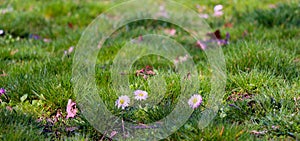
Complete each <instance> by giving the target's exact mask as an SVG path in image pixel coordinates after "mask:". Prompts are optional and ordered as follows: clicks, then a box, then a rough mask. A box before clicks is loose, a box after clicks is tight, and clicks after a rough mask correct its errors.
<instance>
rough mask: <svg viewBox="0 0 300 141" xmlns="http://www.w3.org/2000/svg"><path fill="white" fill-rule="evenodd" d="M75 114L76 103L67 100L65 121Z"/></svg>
mask: <svg viewBox="0 0 300 141" xmlns="http://www.w3.org/2000/svg"><path fill="white" fill-rule="evenodd" d="M76 113H77V108H76V103H75V102H74V101H72V100H71V99H69V101H68V105H67V117H66V118H67V119H68V118H73V117H75V115H76Z"/></svg>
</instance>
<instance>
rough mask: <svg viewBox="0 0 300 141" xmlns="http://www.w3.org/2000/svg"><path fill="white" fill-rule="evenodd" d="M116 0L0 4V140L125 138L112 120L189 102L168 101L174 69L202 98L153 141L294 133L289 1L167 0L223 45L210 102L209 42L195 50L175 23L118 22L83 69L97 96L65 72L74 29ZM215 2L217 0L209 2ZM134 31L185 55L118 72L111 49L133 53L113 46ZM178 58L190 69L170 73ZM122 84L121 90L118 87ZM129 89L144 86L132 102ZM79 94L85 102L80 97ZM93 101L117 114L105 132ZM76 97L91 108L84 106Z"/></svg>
mask: <svg viewBox="0 0 300 141" xmlns="http://www.w3.org/2000/svg"><path fill="white" fill-rule="evenodd" d="M124 1H125V0H110V1H109V0H100V1H99V0H85V1H83V0H55V1H54V0H53V1H47V2H43V1H38V0H8V1H0V88H1V89H0V100H1V101H0V140H5V141H6V140H7V141H10V140H12V141H15V140H112V139H114V137H117V136H121V137H126V136H128V135H126V132H124V135H123V133H122V132H123V131H125V130H130V129H127V128H128V126H126V129H124V124H121V123H123V122H126V123H129V122H130V123H133V124H134V125H135V126H134V127H142V128H147V126H145V124H148V123H153V122H156V121H159V120H161V119H163V118H164V117H166V116H168V115H169V114H171V113H172V111H173V110H174V109H176V105H180V104H182V105H185V104H186V105H187V106H189V105H188V103H189V102H188V99H185V101H186V103H180V102H182V101H181V100H180V97H181V92H182V90H183V87H182V84H184V83H183V81H182V80H181V79H182V78H184V79H189V80H190V79H191V80H195V81H196V82H199V83H197V84H195V85H199V87H197V88H196V89H194V87H192V88H191V89H188V90H186V91H189V92H190V91H191V93H188V94H184V95H189V96H190V94H196V95H198V96H201V97H202V101H201V103H199V104H200V106H199V105H194V106H195V107H188V108H190V109H191V110H190V111H191V115H190V116H188V119H187V120H186V121H185V122H184V123H183V124H182V125H180V126H178V129H176V130H174V131H173V132H171V133H170V134H168V135H167V136H166V138H164V139H162V140H300V2H299V1H296V0H261V1H257V0H248V1H237V0H207V1H200V0H175V1H176V2H178V3H180V4H182V5H185V6H186V7H188V8H190V10H192V11H194V12H197V14H199V15H200V16H199V18H201V19H202V20H204V21H206V23H207V25H208V26H210V29H203V30H205V31H208V32H207V34H209V35H213V36H216V37H215V38H216V39H214V40H213V41H212V42H214V43H219V47H220V48H221V49H222V51H223V54H224V61H225V62H224V63H225V65H226V70H225V74H226V77H224V78H226V80H224V82H226V84H225V83H224V89H223V91H222V93H221V94H219V95H222V99H221V100H220V101H219V100H216V101H210V100H209V97H210V96H211V95H210V92H211V89H212V81H211V76H212V74H213V71H212V68H213V67H211V65H210V62H209V58H208V57H207V55H206V53H205V52H206V51H207V50H209V49H207V48H204V46H203V44H205V42H202V41H201V44H199V42H197V41H196V40H195V39H194V38H192V37H191V35H190V33H188V32H187V31H186V30H184V29H182V28H181V27H180V26H178V25H175V24H173V23H170V22H165V21H160V20H151V19H144V20H139V21H134V22H131V23H128V24H127V25H125V26H122V27H120V28H118V29H117V30H116V31H114V32H113V34H111V36H109V37H108V38H107V40H106V41H105V42H104V43H103V46H102V48H101V49H100V50H99V52H96V53H97V54H96V55H97V59H96V61H95V65H94V66H93V67H94V75H93V76H92V77H93V78H94V79H95V86H96V88H97V92H96V93H97V94H96V97H97V98H98V99H97V98H94V97H92V96H90V95H88V92H87V91H86V89H87V88H85V87H82V89H81V87H80V86H78V84H76V80H75V79H74V78H76V76H74V75H76V72H78V71H77V70H76V69H74V68H76V64H77V60H76V58H77V59H78V58H79V57H78V54H79V53H78V52H79V51H84V50H82V48H81V49H80V48H79V46H78V43H79V44H80V43H81V42H83V40H82V37H83V35H84V34H83V33H87V32H84V31H85V29H87V27H88V26H89V25H90V23H92V21H93V20H94V19H95V18H96V17H97V16H98V15H100V14H101V13H103V12H105V11H107V10H109V9H110V8H112V7H114V6H116V5H118V4H120V3H122V2H124ZM217 5H219V8H220V5H222V8H220V9H219V10H214V8H216V7H217V8H218V6H217ZM117 8H118V7H117ZM128 10H131V9H130V8H129V9H128ZM162 10H163V8H162ZM178 10H179V9H178ZM189 16H191V15H184V17H187V18H188V17H189ZM182 20H183V21H184V19H182ZM191 24H193V23H191ZM200 29H201V28H200ZM100 32H101V31H100ZM196 32H198V31H196ZM199 32H200V31H199ZM219 33H220V34H219ZM146 34H152V35H163V36H164V37H167V38H170V39H172V41H176V42H177V43H179V44H180V45H181V46H182V47H183V48H184V50H185V51H187V52H188V53H189V56H188V57H187V56H180V57H178V58H177V59H176V60H169V59H168V57H167V56H159V55H155V54H152V55H146V56H142V57H141V58H139V59H138V60H135V61H134V62H133V63H132V66H130V68H127V69H128V70H122V69H124V68H122V67H121V66H122V63H121V64H117V65H116V64H115V63H116V62H117V61H118V59H119V61H121V62H122V58H118V57H120V56H122V53H123V54H126V53H127V55H128V54H130V53H132V52H133V54H134V53H137V54H139V53H140V54H142V53H143V50H138V52H136V51H133V50H131V52H126V50H125V51H124V48H125V47H126V46H128V45H129V48H130V47H132V46H134V45H133V44H130V43H135V42H138V43H139V42H143V41H147V36H143V35H146ZM228 35H230V36H228ZM220 36H221V37H220ZM226 38H227V39H226ZM80 39H81V40H80ZM155 43H158V42H155ZM159 43H160V42H159ZM207 44H209V43H207ZM165 46H170V47H171V48H172V47H173V44H172V42H167V44H166V45H165ZM174 48H175V46H174ZM127 51H128V50H127ZM129 51H130V49H129ZM169 51H170V50H169ZM146 53H147V52H146ZM179 53H184V51H180V52H179ZM120 54H121V55H120ZM170 55H172V53H170ZM132 56H134V55H132ZM129 57H130V55H129ZM116 58H117V59H116ZM187 60H188V61H187ZM123 61H124V60H123ZM186 61H187V62H192V64H193V65H194V69H195V70H196V73H192V75H191V76H190V75H187V76H185V77H182V76H181V75H180V74H179V73H178V71H177V67H176V66H177V65H178V64H180V63H182V62H186ZM117 63H118V62H117ZM74 64H75V65H74ZM116 68H117V69H116ZM125 68H126V67H125ZM187 69H190V68H187ZM82 70H84V68H83V69H82ZM87 71H89V70H87ZM120 71H121V72H120ZM119 74H121V75H119ZM193 74H197V75H196V76H195V75H193ZM119 76H122V80H123V77H124V76H126V78H127V79H126V80H128V83H127V82H126V83H123V82H119V81H115V80H120V79H121V77H119ZM89 77H90V76H89ZM194 78H195V79H194ZM184 82H185V81H184ZM188 82H189V81H188ZM193 82H194V81H193ZM123 85H124V86H125V87H126V88H127V87H128V88H129V90H123V89H122V87H124V86H123ZM193 86H194V84H193ZM118 88H121V89H122V90H118ZM91 89H92V88H91ZM136 90H143V92H145V93H146V94H145V93H144V94H145V95H148V94H149V95H148V97H139V98H138V99H136V100H134V94H132V92H136ZM128 91H130V93H131V94H130V93H126V92H128ZM137 92H139V94H141V91H137ZM119 93H121V94H119ZM121 95H128V96H129V95H130V96H129V97H130V104H129V105H126V98H125V104H123V105H122V103H123V102H124V101H122V102H121ZM84 98H86V99H88V98H92V99H90V101H91V100H92V101H91V102H90V103H85V102H86V101H84ZM99 98H101V99H102V103H101V105H105V107H107V109H108V110H109V111H110V112H111V113H112V114H113V115H115V116H116V117H119V118H117V119H110V120H115V121H116V123H118V124H115V125H111V126H112V127H111V128H113V129H112V130H107V132H106V131H105V130H104V129H103V128H104V127H105V126H104V125H105V124H106V123H109V122H108V121H105V120H104V119H106V118H104V119H102V118H101V116H103V115H105V114H104V113H103V115H101V114H102V112H103V109H101V106H98V104H99ZM123 98H124V97H123ZM188 98H189V97H188ZM144 99H147V100H146V102H148V103H146V102H145V101H143V100H144ZM123 100H124V99H123ZM139 100H141V101H139ZM198 100H199V99H198ZM214 102H215V103H217V105H219V107H218V109H217V113H216V115H215V117H214V118H213V120H212V121H210V122H209V123H207V124H208V126H205V127H203V128H202V127H201V126H200V127H199V126H198V121H199V120H200V119H201V117H202V116H203V111H205V110H206V109H207V108H208V107H209V106H210V105H211V104H212V103H214ZM97 103H98V104H97ZM151 104H152V105H151ZM75 105H76V106H75ZM87 105H92V106H93V107H92V108H95V109H89V110H86V109H87V108H89V106H87ZM97 107H98V108H97ZM99 107H100V108H99ZM183 107H184V106H183ZM96 108H97V109H96ZM87 114H88V115H87ZM90 114H95V115H90ZM177 114H178V113H177ZM177 117H179V118H180V117H181V115H180V114H179V116H178V115H177ZM184 117H185V116H184V115H182V118H184ZM106 120H108V119H106ZM95 121H98V123H99V124H97V125H95V123H94V122H95ZM119 123H120V124H119ZM162 124H168V123H164V122H163V123H162ZM137 125H138V126H137ZM171 125H172V122H171ZM175 126H176V125H174V128H176V127H175ZM172 130H173V127H172ZM166 132H168V131H166ZM149 133H150V132H149ZM163 135H166V134H165V133H161V134H155V135H154V136H157V137H158V136H163ZM149 136H150V137H152V136H153V135H149ZM125 139H126V138H125ZM139 139H140V138H136V140H139Z"/></svg>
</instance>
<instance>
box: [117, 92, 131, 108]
mask: <svg viewBox="0 0 300 141" xmlns="http://www.w3.org/2000/svg"><path fill="white" fill-rule="evenodd" d="M129 103H130V98H129V97H128V96H126V95H122V96H120V97H119V98H118V100H117V101H116V106H117V107H118V108H120V107H122V109H125V108H126V107H128V106H129Z"/></svg>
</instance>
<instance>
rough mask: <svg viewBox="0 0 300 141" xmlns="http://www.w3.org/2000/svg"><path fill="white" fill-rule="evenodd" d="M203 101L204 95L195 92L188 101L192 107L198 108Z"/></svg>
mask: <svg viewBox="0 0 300 141" xmlns="http://www.w3.org/2000/svg"><path fill="white" fill-rule="evenodd" d="M201 103H202V97H201V95H199V94H194V95H193V96H192V97H191V98H190V99H189V101H188V104H189V105H190V107H191V108H193V109H196V108H198V107H199V106H200V104H201Z"/></svg>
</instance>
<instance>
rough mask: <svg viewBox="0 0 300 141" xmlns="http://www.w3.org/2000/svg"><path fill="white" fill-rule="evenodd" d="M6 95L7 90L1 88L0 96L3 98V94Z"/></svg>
mask: <svg viewBox="0 0 300 141" xmlns="http://www.w3.org/2000/svg"><path fill="white" fill-rule="evenodd" d="M5 93H6V90H5V89H4V88H1V89H0V96H2V95H3V94H5Z"/></svg>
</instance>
